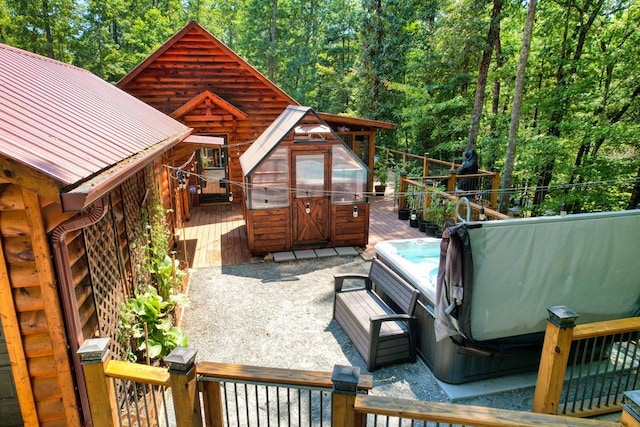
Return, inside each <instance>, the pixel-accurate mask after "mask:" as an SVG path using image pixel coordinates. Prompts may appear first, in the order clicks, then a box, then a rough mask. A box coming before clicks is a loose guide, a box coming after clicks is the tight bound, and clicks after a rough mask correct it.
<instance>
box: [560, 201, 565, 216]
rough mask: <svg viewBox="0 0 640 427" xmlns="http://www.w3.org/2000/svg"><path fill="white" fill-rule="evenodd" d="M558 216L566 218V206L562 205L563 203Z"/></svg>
mask: <svg viewBox="0 0 640 427" xmlns="http://www.w3.org/2000/svg"><path fill="white" fill-rule="evenodd" d="M560 216H567V206H566V205H565V204H564V202H563V203H562V205H561V206H560Z"/></svg>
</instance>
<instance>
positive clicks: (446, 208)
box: [423, 197, 454, 237]
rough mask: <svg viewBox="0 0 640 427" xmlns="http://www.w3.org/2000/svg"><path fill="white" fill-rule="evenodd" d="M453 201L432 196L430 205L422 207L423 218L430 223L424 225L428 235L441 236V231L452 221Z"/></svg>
mask: <svg viewBox="0 0 640 427" xmlns="http://www.w3.org/2000/svg"><path fill="white" fill-rule="evenodd" d="M453 210H454V203H453V202H452V201H451V200H449V199H445V198H439V197H434V198H433V199H431V205H430V206H428V207H426V208H425V209H424V213H423V216H424V220H425V221H427V222H429V223H430V224H427V225H426V232H427V235H429V236H432V237H433V236H435V237H441V236H442V232H443V231H444V229H445V228H446V227H447V226H448V224H449V223H450V222H452V221H453Z"/></svg>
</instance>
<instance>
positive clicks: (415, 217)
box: [410, 209, 418, 221]
mask: <svg viewBox="0 0 640 427" xmlns="http://www.w3.org/2000/svg"><path fill="white" fill-rule="evenodd" d="M410 219H411V221H415V220H416V219H418V214H417V213H416V211H415V209H414V210H412V211H411V217H410Z"/></svg>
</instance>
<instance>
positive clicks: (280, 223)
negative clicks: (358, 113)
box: [240, 105, 369, 254]
mask: <svg viewBox="0 0 640 427" xmlns="http://www.w3.org/2000/svg"><path fill="white" fill-rule="evenodd" d="M240 164H241V166H242V173H243V185H242V189H243V199H244V206H243V208H244V209H243V212H244V218H245V222H246V224H247V238H248V242H249V250H250V251H251V253H252V254H265V253H268V252H277V251H291V250H294V249H295V250H297V249H321V248H328V247H340V246H363V247H364V246H366V245H367V242H368V240H369V203H368V197H367V196H366V191H367V187H368V186H367V184H368V182H367V177H368V175H369V169H368V168H367V166H366V165H365V164H364V163H363V162H362V160H361V159H360V158H359V157H358V156H357V155H355V153H354V152H353V151H351V150H350V149H349V147H347V146H346V145H345V144H344V142H343V141H342V140H341V139H340V137H339V136H338V135H336V133H335V132H333V130H332V129H331V128H330V127H329V125H327V123H326V122H325V121H324V120H322V118H321V117H320V116H319V115H318V114H317V113H316V112H315V111H313V109H311V108H309V107H300V106H296V105H291V106H289V107H287V108H286V109H285V110H284V111H283V112H282V114H280V116H279V117H278V118H277V119H276V120H275V121H274V122H273V123H272V124H271V126H269V127H268V128H267V129H266V130H265V131H264V133H262V135H260V136H259V137H258V139H256V141H255V142H254V143H253V144H252V145H251V146H250V147H249V148H248V149H247V151H246V152H245V153H244V154H243V155H242V156H240Z"/></svg>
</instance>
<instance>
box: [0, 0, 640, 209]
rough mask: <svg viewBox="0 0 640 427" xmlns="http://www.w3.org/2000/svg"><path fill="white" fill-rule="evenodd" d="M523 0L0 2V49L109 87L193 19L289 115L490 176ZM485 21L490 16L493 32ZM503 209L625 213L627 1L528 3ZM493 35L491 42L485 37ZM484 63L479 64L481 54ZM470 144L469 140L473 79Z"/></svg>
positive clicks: (632, 146) (634, 167) (631, 64)
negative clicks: (369, 128)
mask: <svg viewBox="0 0 640 427" xmlns="http://www.w3.org/2000/svg"><path fill="white" fill-rule="evenodd" d="M528 5H529V2H528V1H509V0H493V1H486V0H482V1H480V0H434V1H424V0H182V1H181V0H75V1H74V0H31V1H26V0H0V42H2V43H5V44H9V45H12V46H16V47H20V48H22V49H26V50H29V51H32V52H35V53H38V54H41V55H45V56H49V57H52V58H55V59H58V60H61V61H64V62H68V63H72V64H74V65H77V66H79V67H82V68H86V69H88V70H90V71H92V72H93V73H95V74H96V75H98V76H100V77H102V78H104V79H106V80H108V81H111V82H117V81H118V80H119V79H120V78H121V77H123V76H124V75H125V74H126V73H127V72H128V71H130V70H131V69H132V68H133V67H135V65H137V64H138V63H139V62H140V61H142V60H143V59H144V58H146V57H147V56H148V55H149V54H150V53H151V52H153V50H154V49H156V48H157V47H159V46H160V45H161V44H162V43H163V42H165V41H166V40H167V39H168V38H169V37H170V36H172V35H173V34H174V33H175V32H176V31H178V30H179V29H180V28H182V27H183V26H184V25H185V24H186V23H187V22H188V21H189V20H197V21H198V22H199V23H200V24H201V25H202V26H204V27H205V28H207V29H208V30H209V31H210V32H211V33H212V34H214V35H215V36H216V37H218V38H219V39H220V40H221V41H222V42H224V43H225V44H227V45H228V46H229V47H230V48H232V49H233V50H234V51H235V52H237V53H238V54H239V55H240V56H241V57H243V58H245V59H246V60H247V61H249V62H250V63H251V64H252V65H253V66H255V67H256V68H257V69H258V70H260V71H261V72H262V73H264V74H265V75H266V76H267V77H268V78H270V79H271V80H273V81H274V82H275V83H276V84H277V85H278V86H279V87H281V88H282V89H283V90H284V91H285V92H287V93H288V94H290V95H291V96H292V97H293V98H295V99H296V100H298V102H300V103H301V104H303V105H308V106H311V107H313V108H315V109H316V110H318V111H324V112H329V113H336V114H349V115H357V116H360V117H365V118H370V119H377V120H385V121H390V122H393V123H396V124H397V125H398V128H397V129H396V130H394V131H385V132H382V133H381V134H380V135H379V137H378V140H377V143H378V144H379V145H384V146H386V147H389V148H395V149H398V150H405V151H408V152H411V153H414V154H423V153H428V155H429V156H430V157H434V158H439V159H442V160H447V161H451V160H455V161H458V162H459V161H460V159H461V153H462V151H463V149H465V147H467V146H468V145H472V146H474V147H475V148H476V149H477V151H478V152H479V153H480V160H481V165H480V166H481V168H482V169H492V168H496V169H497V170H501V169H502V168H504V166H505V150H506V145H507V138H508V134H509V127H510V119H511V108H512V101H513V96H514V83H515V80H516V72H517V66H518V57H519V54H520V49H521V46H522V35H523V28H524V23H525V17H526V14H527V7H528ZM497 6H499V7H498V10H499V14H498V15H497V16H494V17H493V21H492V12H494V13H495V10H496V7H497ZM535 18H536V20H535V24H534V27H533V34H532V38H531V47H530V52H529V54H528V61H527V66H526V77H525V80H524V91H523V96H522V107H521V112H520V116H519V117H520V118H519V122H520V123H519V131H518V135H517V139H516V144H517V147H516V154H515V161H514V165H513V175H512V180H511V182H510V183H507V185H505V188H504V189H503V193H504V194H506V195H507V196H510V197H511V196H512V197H517V198H524V199H526V200H529V202H530V203H531V202H535V205H534V206H533V209H534V212H535V213H543V212H544V211H546V210H553V211H558V209H559V206H560V204H562V203H564V204H565V205H566V206H567V207H568V209H569V210H570V211H571V212H582V211H596V210H611V209H628V208H636V205H637V204H638V203H640V185H639V184H638V180H639V178H640V158H639V156H638V150H639V149H640V120H639V115H640V102H639V96H640V78H638V69H637V64H638V63H640V1H638V0H541V1H539V2H538V5H537V11H536V14H535ZM492 22H493V25H494V31H493V32H490V31H489V30H490V24H491V23H492ZM483 53H484V55H483ZM487 57H488V59H489V63H488V68H487V72H488V74H487V76H486V88H485V90H483V91H481V92H482V95H484V98H482V99H481V101H482V102H481V107H482V109H481V115H480V116H479V117H480V120H479V125H478V128H477V137H475V136H474V137H473V138H470V132H469V130H470V124H471V122H472V115H473V112H474V101H475V100H476V88H477V85H478V81H479V79H478V75H479V70H481V68H482V67H481V63H482V61H483V58H484V59H487Z"/></svg>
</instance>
